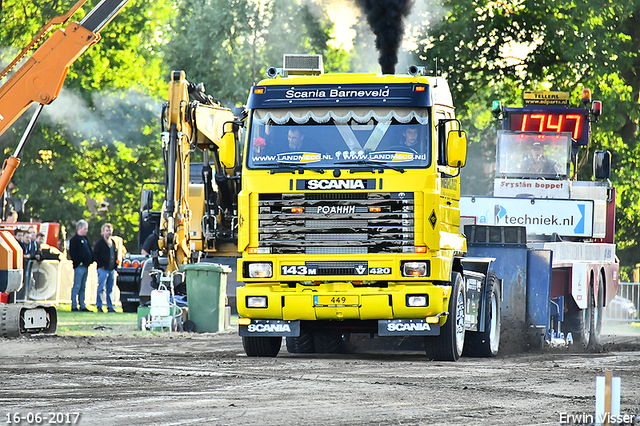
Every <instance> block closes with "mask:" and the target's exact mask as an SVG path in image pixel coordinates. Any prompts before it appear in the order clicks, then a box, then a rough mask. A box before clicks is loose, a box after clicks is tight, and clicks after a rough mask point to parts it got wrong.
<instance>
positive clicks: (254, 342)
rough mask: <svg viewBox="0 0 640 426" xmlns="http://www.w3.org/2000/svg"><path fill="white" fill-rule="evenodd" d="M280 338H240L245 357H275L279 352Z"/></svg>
mask: <svg viewBox="0 0 640 426" xmlns="http://www.w3.org/2000/svg"><path fill="white" fill-rule="evenodd" d="M281 345H282V337H252V336H245V337H243V338H242V346H243V347H244V352H245V353H246V354H247V356H255V357H271V358H273V357H275V356H277V355H278V352H280V346H281Z"/></svg>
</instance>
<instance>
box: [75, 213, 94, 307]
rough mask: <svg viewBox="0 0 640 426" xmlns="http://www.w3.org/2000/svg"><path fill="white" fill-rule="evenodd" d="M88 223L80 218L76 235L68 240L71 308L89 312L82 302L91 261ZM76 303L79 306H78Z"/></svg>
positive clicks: (91, 253) (91, 252)
mask: <svg viewBox="0 0 640 426" xmlns="http://www.w3.org/2000/svg"><path fill="white" fill-rule="evenodd" d="M88 231H89V224H88V223H87V221H86V220H83V219H80V220H79V221H78V223H77V224H76V235H74V236H73V237H71V239H70V240H69V257H70V258H71V261H72V262H73V289H72V290H71V310H72V311H78V310H80V311H84V312H89V310H88V309H87V306H86V305H85V303H84V292H85V288H86V286H87V275H88V272H89V265H91V264H92V263H93V251H92V250H91V245H90V244H89V240H87V232H88ZM78 305H79V306H80V308H78Z"/></svg>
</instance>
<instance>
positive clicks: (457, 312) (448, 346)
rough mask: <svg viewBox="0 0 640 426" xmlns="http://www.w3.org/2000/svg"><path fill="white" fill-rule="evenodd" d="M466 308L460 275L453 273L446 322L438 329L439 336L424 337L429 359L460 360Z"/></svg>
mask: <svg viewBox="0 0 640 426" xmlns="http://www.w3.org/2000/svg"><path fill="white" fill-rule="evenodd" d="M466 307H467V299H466V297H465V292H464V284H463V281H462V275H460V273H458V272H454V273H453V274H452V276H451V298H449V309H448V311H449V315H448V316H447V321H446V322H445V323H444V325H443V326H442V327H440V335H439V336H433V337H432V336H427V337H425V342H424V343H425V350H426V353H427V356H428V357H429V359H433V360H436V361H457V360H458V359H459V358H460V355H462V348H463V347H464V339H465V328H464V315H465V312H466Z"/></svg>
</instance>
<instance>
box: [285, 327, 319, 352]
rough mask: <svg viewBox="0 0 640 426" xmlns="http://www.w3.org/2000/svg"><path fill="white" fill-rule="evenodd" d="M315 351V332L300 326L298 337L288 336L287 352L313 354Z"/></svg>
mask: <svg viewBox="0 0 640 426" xmlns="http://www.w3.org/2000/svg"><path fill="white" fill-rule="evenodd" d="M315 351H316V349H315V347H314V346H313V333H311V331H309V330H307V329H306V328H304V327H300V336H298V337H287V352H289V353H290V354H312V353H315Z"/></svg>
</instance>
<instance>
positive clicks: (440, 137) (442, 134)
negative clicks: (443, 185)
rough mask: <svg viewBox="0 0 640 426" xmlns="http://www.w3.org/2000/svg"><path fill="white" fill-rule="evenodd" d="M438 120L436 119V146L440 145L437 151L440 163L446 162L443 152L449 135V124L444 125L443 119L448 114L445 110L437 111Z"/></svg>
mask: <svg viewBox="0 0 640 426" xmlns="http://www.w3.org/2000/svg"><path fill="white" fill-rule="evenodd" d="M435 118H436V120H435V132H436V133H435V135H436V141H437V144H436V146H437V147H438V152H437V153H436V158H437V159H438V164H439V165H443V164H444V158H443V152H444V142H445V138H446V135H447V131H446V128H447V125H446V124H445V125H442V124H441V123H442V122H441V120H444V119H446V118H447V117H446V115H445V113H444V111H436V117H435Z"/></svg>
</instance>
